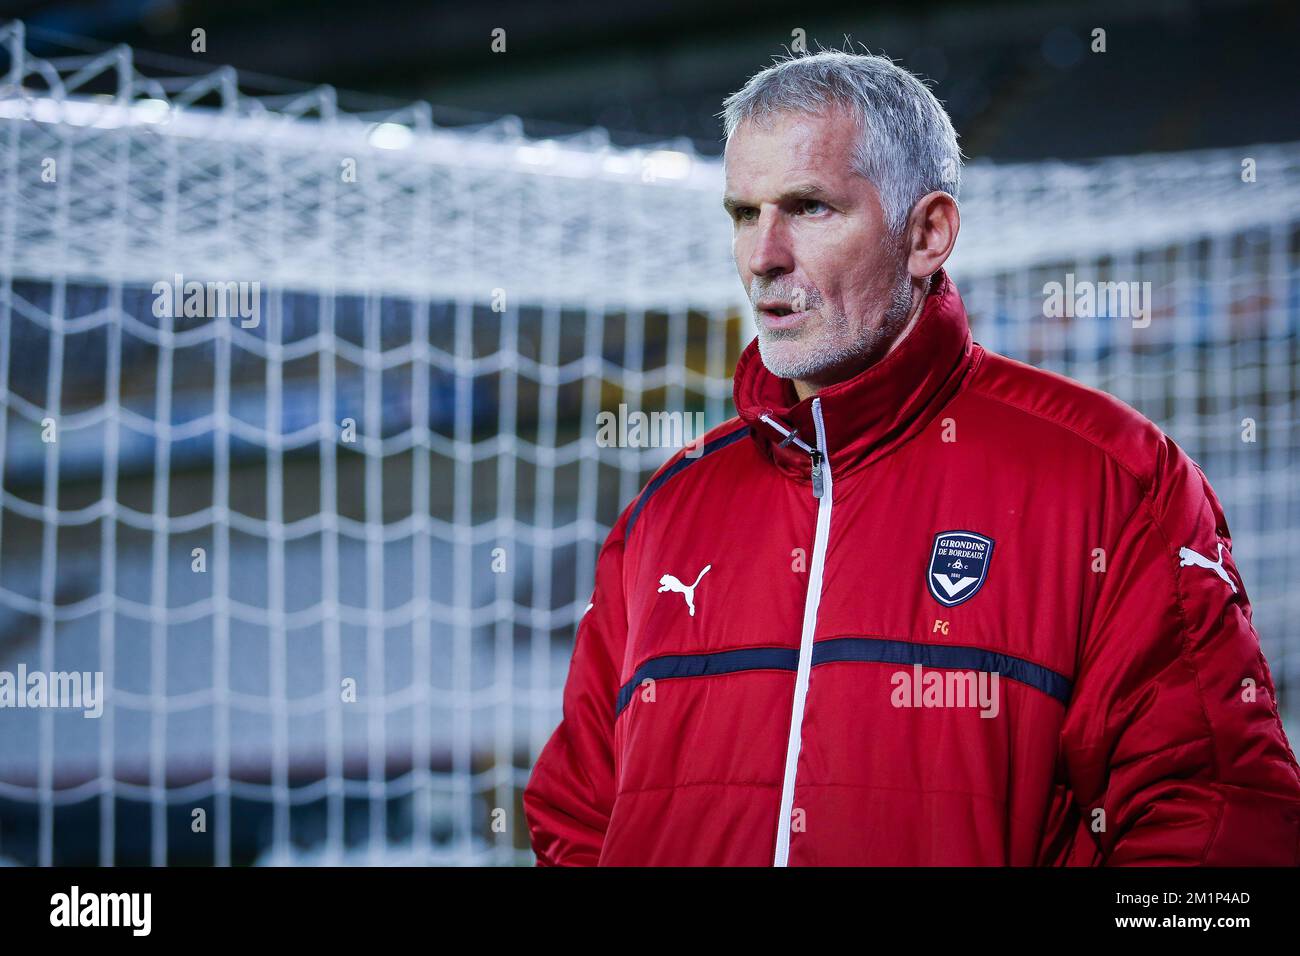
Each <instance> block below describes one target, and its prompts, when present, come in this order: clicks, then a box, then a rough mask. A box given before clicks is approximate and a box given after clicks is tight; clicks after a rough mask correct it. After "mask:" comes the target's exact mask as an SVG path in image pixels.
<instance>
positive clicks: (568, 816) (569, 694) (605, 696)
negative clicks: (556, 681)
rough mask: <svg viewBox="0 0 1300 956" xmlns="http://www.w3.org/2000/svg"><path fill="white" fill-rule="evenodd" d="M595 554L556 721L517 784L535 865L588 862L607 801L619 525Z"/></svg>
mask: <svg viewBox="0 0 1300 956" xmlns="http://www.w3.org/2000/svg"><path fill="white" fill-rule="evenodd" d="M626 518H627V513H626V512H624V515H623V516H622V517H621V518H620V520H619V521H618V523H617V524H616V525H615V526H614V529H613V530H612V531H611V532H610V535H609V538H607V539H606V541H605V544H604V546H603V547H602V548H601V550H600V555H599V557H598V558H597V559H596V586H595V589H594V591H593V592H592V595H591V606H590V607H589V608H588V609H587V611H586V612H584V613H583V615H582V617H581V619H580V620H579V622H578V633H577V636H576V638H575V639H574V645H573V657H572V659H571V660H570V663H569V676H568V679H567V680H566V681H565V685H564V704H563V719H562V720H561V721H560V725H559V727H557V728H556V730H555V732H554V733H553V734H552V735H551V738H550V739H549V740H548V741H547V743H546V746H545V747H543V748H542V752H541V755H540V756H539V757H538V758H537V763H536V764H535V765H534V766H533V771H532V775H531V776H530V777H529V780H528V785H527V786H526V787H525V788H524V797H523V803H524V816H525V817H526V819H527V821H528V834H529V839H530V841H531V843H532V847H533V852H534V853H535V854H536V856H537V865H538V866H595V865H596V862H597V860H598V859H599V858H600V851H601V847H602V845H603V844H604V841H605V829H606V827H607V826H608V824H609V816H610V812H611V810H612V808H613V804H614V716H615V702H616V699H617V696H618V690H619V687H618V678H619V671H620V665H621V662H622V660H623V650H624V647H625V646H626V643H627V612H626V609H625V607H626V606H625V602H624V599H623V529H624V527H625V526H626Z"/></svg>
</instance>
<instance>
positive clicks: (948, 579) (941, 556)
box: [925, 531, 993, 607]
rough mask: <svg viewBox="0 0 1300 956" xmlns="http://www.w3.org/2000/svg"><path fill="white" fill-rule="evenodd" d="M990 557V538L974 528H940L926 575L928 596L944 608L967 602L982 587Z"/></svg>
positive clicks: (935, 538) (991, 557) (991, 546)
mask: <svg viewBox="0 0 1300 956" xmlns="http://www.w3.org/2000/svg"><path fill="white" fill-rule="evenodd" d="M992 559H993V539H992V538H986V537H985V536H984V535H982V534H976V533H975V532H974V531H940V532H939V533H938V534H936V535H935V536H934V548H933V550H931V552H930V567H929V569H928V570H927V572H926V576H925V583H926V584H928V585H929V587H930V594H931V596H932V597H933V598H934V599H935V600H936V601H938V602H939V603H940V604H942V605H943V606H944V607H956V606H957V605H958V604H962V603H964V602H966V601H969V600H970V599H971V598H973V597H974V596H975V593H976V592H977V591H979V589H980V588H982V587H983V586H984V579H985V578H987V577H988V573H989V562H990V561H991V560H992Z"/></svg>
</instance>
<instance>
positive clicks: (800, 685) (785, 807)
mask: <svg viewBox="0 0 1300 956" xmlns="http://www.w3.org/2000/svg"><path fill="white" fill-rule="evenodd" d="M812 413H813V424H814V425H815V426H816V428H817V447H816V448H809V447H808V446H807V445H806V444H805V443H804V442H802V441H800V440H799V439H798V438H797V437H795V438H794V442H795V443H796V444H798V445H799V446H800V447H802V448H803V449H804V450H806V451H807V452H808V453H809V455H810V457H811V458H812V483H813V497H815V498H817V499H818V505H817V532H816V535H815V537H814V538H813V554H812V566H811V568H810V569H809V573H808V595H807V597H806V598H805V599H804V605H803V631H802V634H801V636H800V638H799V669H798V671H797V672H796V673H795V679H794V707H793V709H792V711H791V714H790V739H789V741H788V742H787V743H786V750H785V776H784V778H783V780H782V782H781V810H780V816H779V817H778V818H777V824H776V857H775V858H774V860H773V861H772V865H773V866H785V865H787V863H788V862H789V859H790V817H791V815H792V814H793V813H794V777H795V772H796V770H797V769H798V767H799V750H800V747H801V746H802V742H803V712H804V705H805V704H806V703H807V700H808V679H809V675H810V673H811V671H812V648H813V632H814V631H815V630H816V629H817V608H818V605H820V604H821V599H822V569H823V568H824V567H825V565H826V543H827V541H828V540H829V539H830V531H831V497H832V495H831V463H830V458H829V456H828V455H827V454H826V450H827V449H826V424H825V422H823V421H822V400H821V399H820V398H814V399H813V404H812ZM763 418H764V420H766V421H767V422H768V423H769V424H771V425H773V426H774V427H775V428H777V430H778V431H781V432H784V433H785V435H786V438H787V440H789V439H790V437H791V434H792V433H791V432H789V431H787V430H786V429H784V428H781V427H780V426H779V425H777V424H776V423H775V422H773V421H771V419H768V418H767V416H766V415H764V416H763Z"/></svg>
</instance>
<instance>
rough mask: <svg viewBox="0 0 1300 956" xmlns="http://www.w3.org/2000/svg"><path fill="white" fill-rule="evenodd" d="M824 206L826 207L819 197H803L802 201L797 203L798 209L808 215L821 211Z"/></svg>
mask: <svg viewBox="0 0 1300 956" xmlns="http://www.w3.org/2000/svg"><path fill="white" fill-rule="evenodd" d="M810 207H815V208H810ZM826 208H827V206H826V204H825V203H824V202H822V201H821V200H820V199H805V200H804V201H803V202H801V203H800V204H799V211H800V212H802V213H804V214H805V215H810V216H813V215H816V214H817V213H819V212H821V211H823V210H824V209H826Z"/></svg>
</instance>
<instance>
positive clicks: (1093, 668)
mask: <svg viewBox="0 0 1300 956" xmlns="http://www.w3.org/2000/svg"><path fill="white" fill-rule="evenodd" d="M735 400H736V408H737V410H738V411H739V413H740V414H739V418H738V419H732V420H731V421H729V422H727V423H726V424H724V425H721V426H719V427H718V428H716V429H714V430H713V431H712V432H710V433H709V434H708V435H707V436H706V437H705V443H704V447H703V454H696V455H694V456H692V455H690V454H685V453H684V452H679V453H678V454H677V455H675V456H674V457H673V458H672V459H671V460H670V461H669V462H668V463H667V464H665V465H664V467H663V468H661V469H660V470H659V471H658V473H657V474H656V475H655V476H654V478H653V479H652V480H651V481H650V483H649V484H648V485H646V487H645V489H644V490H643V491H642V492H641V494H640V495H639V496H638V497H637V498H636V500H635V501H633V502H632V503H631V504H630V505H629V506H628V508H627V510H625V511H624V512H623V514H622V515H621V517H620V518H619V520H618V522H617V524H616V525H615V526H614V528H613V530H612V531H611V533H610V535H609V538H608V540H607V541H606V542H605V545H604V547H603V548H602V549H601V552H600V557H599V560H598V562H597V569H596V581H595V590H594V592H593V594H592V597H591V607H590V609H589V610H588V611H587V613H585V614H584V616H583V617H582V620H581V622H580V624H579V627H578V634H577V639H576V642H575V645H574V651H573V659H572V663H571V667H570V671H569V676H568V682H567V684H566V686H565V690H564V719H563V721H562V722H561V724H560V726H559V728H558V729H557V730H556V731H555V733H554V735H553V736H552V737H551V739H550V741H549V742H548V743H547V745H546V747H545V748H544V750H543V751H542V754H541V756H540V757H539V759H538V762H537V765H536V766H535V767H534V769H533V772H532V776H531V778H530V780H529V783H528V786H527V788H526V790H525V792H524V808H525V813H526V816H527V819H528V827H529V833H530V836H531V839H532V845H533V848H534V850H535V852H536V854H537V860H538V863H539V864H542V865H554V864H596V863H599V864H603V865H640V864H645V865H719V864H722V865H749V866H770V865H773V864H775V865H778V866H780V865H785V864H787V863H789V864H799V865H827V864H830V865H835V864H848V865H858V864H863V865H913V864H915V865H1005V864H1010V865H1035V864H1039V865H1061V864H1074V865H1077V864H1083V865H1095V864H1099V863H1109V864H1132V863H1146V864H1211V865H1213V864H1218V865H1237V864H1289V865H1294V864H1296V863H1298V862H1300V767H1297V764H1296V759H1295V756H1294V754H1293V753H1292V751H1291V748H1290V745H1289V744H1288V742H1287V739H1286V736H1285V734H1284V733H1283V730H1282V724H1281V721H1280V719H1279V717H1278V712H1277V705H1276V702H1275V700H1274V693H1273V682H1272V679H1271V678H1270V675H1269V670H1268V666H1267V664H1266V663H1265V661H1264V657H1263V655H1262V653H1261V652H1260V645H1259V639H1258V636H1257V635H1256V633H1255V631H1254V629H1253V627H1252V625H1251V620H1250V618H1251V609H1250V602H1249V600H1248V599H1247V596H1246V589H1245V585H1244V584H1243V582H1242V580H1241V576H1240V575H1239V574H1238V573H1237V569H1236V566H1235V564H1234V563H1233V559H1232V551H1231V545H1232V539H1231V537H1230V534H1229V531H1228V524H1227V521H1226V520H1225V519H1224V516H1223V511H1222V508H1221V507H1220V505H1219V501H1218V499H1217V498H1216V497H1215V494H1214V492H1213V490H1212V489H1211V488H1210V485H1209V484H1208V483H1207V481H1206V479H1205V476H1204V474H1203V473H1202V472H1201V469H1200V467H1199V466H1198V465H1197V464H1196V463H1195V462H1194V461H1192V459H1190V458H1189V457H1188V456H1187V455H1186V454H1185V453H1184V452H1183V451H1182V450H1181V449H1180V448H1179V447H1178V446H1177V445H1175V444H1174V442H1173V441H1171V440H1170V439H1169V438H1168V437H1166V436H1165V435H1164V434H1162V433H1161V431H1160V430H1159V429H1158V428H1156V427H1155V425H1153V424H1152V423H1151V422H1150V421H1148V420H1147V419H1145V418H1144V417H1142V416H1141V415H1140V414H1138V413H1137V412H1136V411H1134V410H1133V409H1132V408H1130V407H1129V406H1127V405H1125V404H1123V403H1122V402H1120V401H1118V400H1117V399H1115V398H1112V397H1111V396H1109V395H1106V394H1104V393H1102V392H1099V391H1096V390H1094V389H1091V388H1087V387H1085V386H1083V385H1080V384H1078V383H1076V382H1073V381H1071V380H1070V379H1067V378H1064V377H1062V376H1060V375H1056V374H1054V373H1051V372H1046V371H1042V370H1040V369H1036V368H1033V367H1031V366H1029V365H1024V364H1022V363H1020V362H1016V361H1013V360H1011V359H1008V358H1005V357H1003V356H1001V355H998V354H996V353H994V352H990V351H988V350H986V349H984V348H983V347H981V346H980V345H978V344H975V343H973V342H972V340H971V334H970V328H969V325H968V322H967V318H966V313H965V309H964V307H963V305H962V302H961V299H960V297H959V296H958V294H957V290H956V288H955V287H954V286H953V284H952V282H951V281H950V280H949V279H948V277H947V276H946V275H945V274H944V273H942V272H940V273H939V274H938V275H937V276H936V277H935V281H934V284H933V286H932V291H931V293H930V295H929V297H928V298H927V300H926V303H925V306H924V309H923V311H922V314H921V317H920V318H919V320H918V322H917V324H916V325H915V326H914V328H913V329H912V331H911V332H910V334H908V335H907V336H906V337H905V338H904V339H903V341H902V342H901V343H900V344H899V346H898V347H897V348H896V349H895V350H894V351H893V352H892V353H890V354H889V355H888V356H887V357H886V358H885V359H883V360H882V361H880V362H879V363H877V364H876V365H875V366H873V367H871V368H869V369H867V370H866V371H864V372H862V373H861V374H859V375H858V376H856V377H855V378H852V379H850V380H848V381H845V382H842V383H840V384H837V385H835V386H833V387H831V388H827V389H825V390H823V391H822V392H821V393H820V395H818V396H817V397H816V398H813V399H808V400H804V401H797V400H796V397H795V395H794V392H793V389H792V387H791V385H790V383H789V382H787V381H785V380H783V379H779V378H777V377H776V376H774V375H772V374H771V373H770V372H768V371H767V370H766V368H764V366H763V364H762V361H761V359H760V358H759V354H758V349H757V345H756V343H751V344H750V345H749V347H748V348H747V349H746V350H745V351H744V354H743V355H742V356H741V359H740V363H739V365H738V366H737V369H736V376H735ZM787 433H789V435H790V440H785V439H786V437H787Z"/></svg>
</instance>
